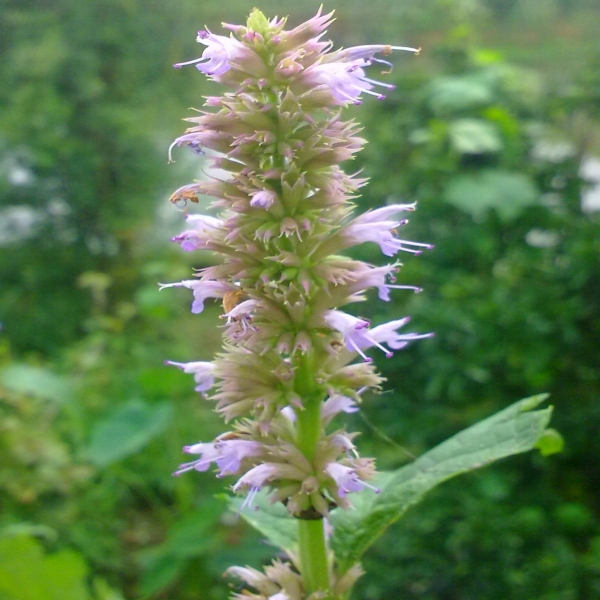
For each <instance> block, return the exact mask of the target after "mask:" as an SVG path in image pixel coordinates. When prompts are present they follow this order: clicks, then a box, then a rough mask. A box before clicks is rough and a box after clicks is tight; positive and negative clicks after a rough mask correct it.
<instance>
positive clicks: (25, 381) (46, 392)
mask: <svg viewBox="0 0 600 600" xmlns="http://www.w3.org/2000/svg"><path fill="white" fill-rule="evenodd" d="M0 381H1V383H2V385H4V386H5V387H6V388H8V389H9V390H11V391H12V392H16V393H19V394H29V395H31V396H36V397H38V398H44V399H45V400H52V401H54V402H59V403H60V402H65V401H67V400H69V399H70V398H71V394H72V388H71V385H70V383H69V381H68V380H67V379H66V378H64V377H61V376H60V375H56V373H53V372H52V371H50V370H49V369H44V368H42V367H32V366H30V365H25V364H13V365H10V366H9V367H6V369H3V370H2V372H1V373H0Z"/></svg>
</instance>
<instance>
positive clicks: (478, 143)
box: [448, 119, 502, 154]
mask: <svg viewBox="0 0 600 600" xmlns="http://www.w3.org/2000/svg"><path fill="white" fill-rule="evenodd" d="M448 133H449V135H450V143H451V144H452V147H453V148H454V149H455V150H456V151H457V152H460V153H461V154H483V153H485V152H498V151H499V150H502V138H501V137H500V135H499V134H498V129H497V128H496V126H495V125H494V124H493V123H489V122H488V121H484V120H483V119H457V120H455V121H452V122H451V123H450V126H449V129H448Z"/></svg>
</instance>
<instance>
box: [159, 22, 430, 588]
mask: <svg viewBox="0 0 600 600" xmlns="http://www.w3.org/2000/svg"><path fill="white" fill-rule="evenodd" d="M331 17H332V15H331V14H322V13H321V11H320V10H319V12H318V13H317V14H316V15H315V16H314V17H313V18H311V19H309V20H308V21H307V22H305V23H303V24H301V25H299V26H298V27H296V28H294V29H289V30H286V29H284V27H285V25H286V20H285V19H278V18H275V19H272V20H267V19H266V18H265V17H264V15H263V14H262V13H261V12H260V11H258V10H254V11H253V12H252V13H251V15H250V17H249V19H248V22H247V25H246V26H241V25H239V26H238V25H230V24H225V25H224V27H225V28H226V29H227V30H229V31H230V35H229V36H221V35H215V34H213V33H211V32H209V31H200V32H199V34H198V38H197V41H198V42H200V43H201V44H203V45H204V46H205V47H206V48H205V49H204V52H203V54H202V57H201V58H198V59H196V60H192V61H189V62H184V63H180V64H177V65H175V67H183V66H185V65H195V66H196V68H197V69H198V70H199V71H201V72H202V73H204V74H205V75H207V76H208V77H209V78H210V79H211V80H213V81H216V82H218V83H220V84H222V85H224V86H225V87H227V88H229V90H230V91H228V92H226V93H224V94H223V95H222V96H211V97H208V98H206V101H205V106H206V107H208V110H206V111H201V112H200V114H199V115H198V116H194V117H191V118H188V119H187V120H188V121H189V122H191V123H192V124H193V125H192V127H190V128H189V129H188V130H187V131H186V132H185V134H184V135H182V136H181V137H179V138H177V139H176V140H175V141H174V142H173V144H172V145H171V147H170V148H169V158H170V159H171V156H172V152H173V151H174V149H175V147H177V146H188V147H189V148H190V149H191V150H193V151H194V152H196V153H199V154H204V153H205V151H207V152H210V153H211V160H212V163H213V165H214V166H215V167H218V168H219V169H221V170H224V171H227V172H229V173H230V177H229V178H228V179H226V180H223V181H222V180H216V179H211V180H207V181H200V182H197V183H192V184H189V185H185V186H183V187H182V188H180V189H178V190H177V191H176V192H175V193H174V194H173V195H172V197H171V201H172V202H173V203H175V204H177V205H186V204H187V203H188V202H190V201H191V202H197V201H198V197H199V196H201V195H207V196H211V197H213V198H215V200H214V201H213V202H212V205H211V207H212V208H213V209H217V210H218V211H220V213H219V216H218V217H215V216H205V215H187V226H188V227H187V229H186V230H185V231H183V232H182V233H181V234H180V235H177V236H176V237H174V238H173V241H175V242H177V243H179V244H180V245H181V247H182V249H183V250H185V251H194V250H197V249H203V250H211V251H213V252H216V253H218V254H220V255H221V257H222V259H223V260H222V261H221V262H220V263H219V264H217V265H216V266H211V267H208V268H205V269H202V270H201V271H199V272H198V273H196V274H195V276H194V278H193V279H189V280H185V281H181V282H178V283H169V284H161V289H162V288H166V287H185V288H188V289H189V290H191V291H192V293H193V298H194V299H193V303H192V312H193V313H200V312H202V310H203V308H204V303H205V301H206V300H207V299H208V298H216V299H221V300H222V301H223V306H224V311H225V314H224V315H223V317H224V319H225V324H224V338H225V342H224V348H223V351H222V352H221V353H220V354H219V355H218V356H217V357H216V358H215V360H214V361H213V362H189V363H179V362H172V361H168V364H170V365H174V366H176V367H179V368H181V369H183V370H184V371H185V372H186V373H190V374H193V375H194V378H195V380H196V384H197V386H196V390H197V391H198V392H200V393H201V394H203V395H205V396H206V397H207V398H208V399H209V400H212V401H214V402H216V411H217V412H218V413H219V414H221V415H222V416H223V418H224V420H225V421H226V422H228V423H232V425H231V429H230V431H228V432H226V433H223V434H222V435H220V436H218V437H217V438H216V439H215V440H213V441H206V442H200V443H195V444H192V445H190V446H186V447H185V448H184V452H186V453H187V454H190V455H191V458H192V460H190V461H189V462H186V463H184V464H182V465H180V466H179V468H178V470H177V471H176V474H177V475H180V474H182V473H185V472H187V471H207V470H209V469H210V468H216V470H217V476H219V477H223V476H233V477H235V478H236V480H235V482H234V483H233V485H232V487H231V489H232V491H233V492H234V493H235V494H238V495H242V496H243V497H244V501H243V503H242V506H241V511H242V513H243V512H244V511H252V510H253V509H256V508H257V507H256V505H255V502H256V496H257V494H258V493H259V492H260V491H261V490H267V491H268V494H269V500H270V502H271V503H282V504H283V505H285V507H286V509H287V511H288V512H289V515H290V522H292V523H297V527H298V532H297V544H296V545H295V546H294V548H288V549H287V550H288V556H289V561H275V562H274V563H273V564H272V565H271V566H269V567H267V568H266V569H265V572H264V573H261V572H259V571H256V570H254V569H251V568H248V567H244V568H242V567H232V568H231V569H230V570H229V572H230V573H231V574H233V575H236V576H238V577H239V578H241V579H242V580H244V581H245V582H246V584H248V585H249V586H250V587H251V588H252V589H253V590H254V592H249V591H247V590H246V591H244V592H243V593H235V594H234V598H239V599H242V598H244V599H247V598H257V599H258V598H260V599H267V598H269V599H270V600H286V599H289V600H300V599H305V598H310V599H312V600H315V599H317V598H343V597H347V595H348V593H349V590H350V588H351V586H352V584H353V583H354V581H355V580H356V579H357V578H358V576H359V575H360V574H361V569H360V565H359V564H358V562H357V561H353V560H350V562H348V560H346V562H345V564H343V561H339V564H338V562H336V557H334V556H333V554H332V552H331V551H330V550H329V549H328V543H327V536H326V528H325V524H326V522H327V520H328V519H329V518H330V517H331V514H332V511H333V512H336V509H337V510H348V509H352V507H353V503H352V495H353V494H354V493H356V492H361V491H362V490H365V488H368V489H369V491H368V492H366V493H369V494H372V495H376V494H378V493H379V491H380V490H379V489H378V488H377V487H376V485H373V484H371V483H369V481H370V480H372V479H373V477H374V475H375V466H374V461H373V459H371V458H362V457H360V455H359V453H358V451H357V449H356V446H355V445H354V438H355V436H356V434H355V433H349V432H347V431H345V430H344V429H343V428H341V427H339V426H332V421H333V419H334V417H335V416H336V415H338V414H340V413H351V412H355V411H357V410H358V405H359V403H360V402H361V395H362V394H363V393H364V392H365V391H367V390H371V391H378V390H379V389H380V386H381V384H382V378H381V376H380V375H378V373H377V371H376V369H375V368H374V366H373V364H372V362H371V358H370V356H369V354H368V353H369V352H370V351H375V352H382V353H383V354H384V355H385V356H387V357H390V356H392V354H393V352H394V351H396V350H400V349H402V348H404V347H405V346H406V345H407V344H408V343H409V342H411V341H413V340H416V339H419V338H426V337H430V336H431V335H432V334H430V333H425V334H419V333H412V332H408V333H404V332H403V331H404V328H405V326H406V324H407V322H408V318H407V317H403V318H400V319H397V320H393V321H391V322H389V323H385V324H383V325H378V326H372V325H371V323H370V322H369V321H367V320H366V319H363V318H361V317H356V316H353V315H351V314H349V313H347V312H345V311H344V310H342V308H343V307H345V306H346V305H348V304H352V303H356V302H361V301H364V300H365V299H366V297H367V296H366V293H367V292H368V290H370V289H372V288H374V289H375V290H376V291H377V294H378V297H379V298H380V299H381V300H384V301H389V300H390V298H391V294H392V291H395V290H404V289H407V290H412V291H414V292H418V291H420V290H419V289H418V288H416V287H414V286H410V285H397V284H395V274H396V273H397V271H398V269H399V266H400V264H399V263H398V262H393V263H392V264H388V265H385V266H374V265H372V264H368V263H365V262H361V261H356V260H352V259H350V258H346V257H344V256H342V255H340V254H339V253H340V252H342V251H343V250H345V249H347V248H350V247H352V246H356V245H358V244H363V243H365V242H374V243H376V244H378V245H379V247H380V248H381V252H382V253H383V254H384V255H385V256H387V257H395V256H396V255H397V254H398V253H399V252H401V251H404V252H407V253H411V254H419V253H421V251H422V250H423V249H427V248H431V246H430V245H428V244H424V243H418V242H412V241H408V240H405V239H401V237H400V230H401V228H402V227H403V226H404V225H405V224H406V223H407V220H406V218H405V215H406V214H407V213H409V212H411V211H413V210H414V208H415V206H414V205H413V204H392V205H389V206H384V207H382V208H379V209H376V210H371V211H368V212H366V213H364V214H361V215H358V216H356V215H354V212H353V211H354V206H353V204H352V199H353V198H355V197H356V194H357V191H358V189H359V188H360V187H361V186H363V185H364V184H365V183H366V180H365V179H363V178H360V177H358V176H357V175H348V174H347V173H345V172H344V171H343V170H342V169H341V168H340V164H341V163H342V162H344V161H348V160H349V159H352V157H353V156H354V154H355V153H356V152H358V151H359V150H360V149H361V148H362V146H363V143H364V140H363V139H361V138H360V137H359V127H358V126H357V124H356V123H355V122H354V121H345V120H343V119H342V116H341V114H342V112H343V108H344V107H346V106H347V105H350V104H359V103H360V102H361V97H362V96H363V95H373V96H375V97H377V98H379V99H382V98H383V97H384V96H383V95H382V94H381V93H380V92H379V91H378V90H380V89H392V88H393V86H392V85H390V84H388V83H385V82H380V81H376V80H375V79H372V78H371V77H370V76H369V75H368V74H367V73H368V71H369V67H370V66H371V65H373V64H380V65H383V68H384V70H385V71H389V70H391V64H390V62H389V61H388V60H387V58H386V57H388V55H389V54H391V53H392V51H393V50H407V51H410V52H414V53H417V52H418V50H417V49H415V48H405V47H396V46H387V45H374V46H357V47H351V48H347V49H342V50H333V47H332V44H331V42H328V41H325V40H323V36H324V34H325V29H326V27H327V26H328V25H329V24H330V23H331V21H332V18H331Z"/></svg>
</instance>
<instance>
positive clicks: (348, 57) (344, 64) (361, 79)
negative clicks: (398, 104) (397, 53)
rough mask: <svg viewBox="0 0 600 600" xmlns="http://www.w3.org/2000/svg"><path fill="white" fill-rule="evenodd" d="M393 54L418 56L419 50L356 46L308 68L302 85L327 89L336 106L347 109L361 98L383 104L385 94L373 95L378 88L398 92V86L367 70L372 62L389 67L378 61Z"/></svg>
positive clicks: (338, 52) (335, 53)
mask: <svg viewBox="0 0 600 600" xmlns="http://www.w3.org/2000/svg"><path fill="white" fill-rule="evenodd" d="M392 50H408V51H410V52H415V53H418V52H419V50H418V49H417V48H408V47H403V46H382V45H379V46H355V47H353V48H347V49H346V50H339V51H337V52H333V53H331V54H330V55H326V56H325V58H324V60H323V61H321V62H318V63H316V64H315V65H313V66H312V67H310V68H308V69H307V70H306V71H305V72H304V73H303V74H302V75H301V78H302V81H303V82H305V83H307V84H309V85H310V86H312V87H317V86H325V87H326V88H327V89H328V90H329V91H330V93H331V95H332V96H333V98H334V100H335V103H336V104H340V105H342V106H343V105H346V104H349V103H353V104H360V102H361V101H360V96H361V94H363V93H364V94H371V95H372V96H375V97H376V98H378V99H379V100H381V99H383V98H385V96H384V95H383V94H379V93H377V92H373V91H372V89H373V87H374V86H381V87H384V88H387V89H394V87H395V86H394V85H392V84H389V83H383V82H381V81H376V80H375V79H370V78H369V77H367V76H366V74H365V71H364V67H367V66H369V65H370V64H371V63H372V62H380V63H384V64H386V65H388V66H389V67H390V69H391V63H389V62H388V61H385V60H381V59H377V58H375V57H374V55H375V54H377V53H380V52H381V53H383V54H389V53H390V52H391V51H392Z"/></svg>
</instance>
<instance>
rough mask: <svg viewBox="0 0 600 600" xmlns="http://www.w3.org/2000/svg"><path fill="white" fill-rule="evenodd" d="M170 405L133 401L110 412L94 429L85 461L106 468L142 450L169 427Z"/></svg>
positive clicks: (85, 453) (85, 452)
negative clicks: (151, 404) (152, 404)
mask: <svg viewBox="0 0 600 600" xmlns="http://www.w3.org/2000/svg"><path fill="white" fill-rule="evenodd" d="M171 416H172V407H171V405H170V404H169V403H167V402H164V403H162V404H158V405H154V406H150V405H147V404H145V403H144V402H142V401H141V400H132V401H130V402H128V403H127V404H125V405H124V406H121V407H119V408H118V409H117V410H115V411H113V412H112V413H111V414H110V415H109V416H108V417H107V418H106V419H104V420H103V421H100V422H99V423H98V424H97V425H96V427H95V428H94V430H93V432H92V435H91V438H90V443H89V445H88V447H87V448H86V450H85V451H84V458H85V459H86V460H89V461H90V462H92V463H93V464H95V465H97V466H98V467H106V466H108V465H110V464H112V463H114V462H116V461H118V460H121V459H123V458H126V457H127V456H130V455H131V454H134V453H135V452H137V451H138V450H141V449H142V448H143V447H144V446H145V445H146V444H147V443H148V442H150V440H152V439H153V438H154V437H156V436H157V435H158V434H160V433H162V432H163V431H164V430H165V428H166V427H167V425H168V424H169V422H170V420H171Z"/></svg>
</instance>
